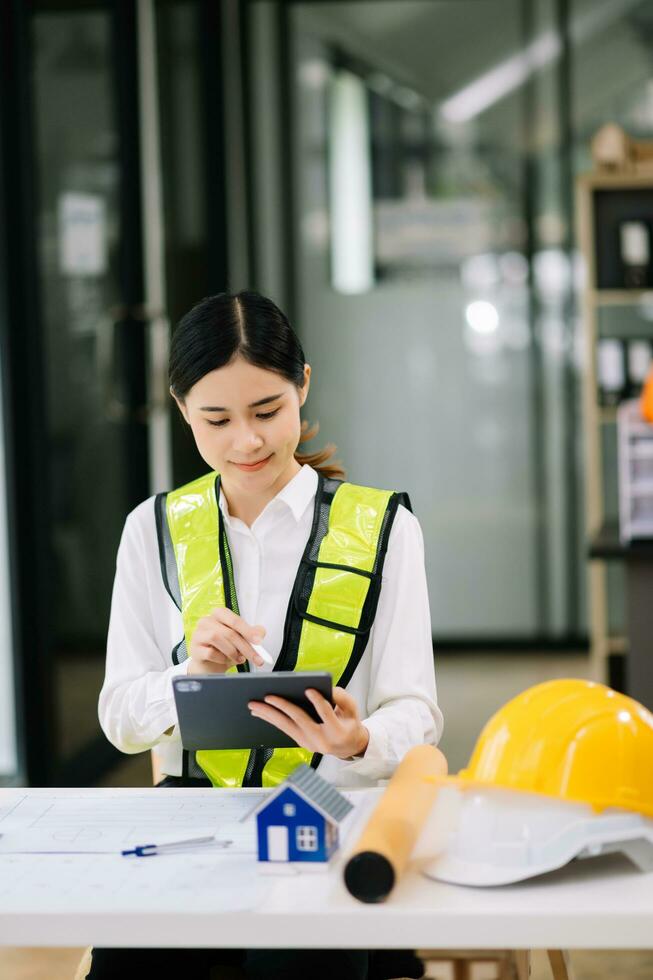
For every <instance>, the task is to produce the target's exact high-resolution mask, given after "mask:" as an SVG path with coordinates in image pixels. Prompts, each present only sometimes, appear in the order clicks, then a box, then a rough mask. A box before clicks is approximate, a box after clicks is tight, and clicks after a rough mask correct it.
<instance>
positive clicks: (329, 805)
mask: <svg viewBox="0 0 653 980" xmlns="http://www.w3.org/2000/svg"><path fill="white" fill-rule="evenodd" d="M288 786H290V787H291V788H292V789H293V790H294V791H295V792H296V793H299V795H300V796H302V797H303V798H304V799H305V800H306V802H307V803H310V804H311V806H314V807H315V809H316V810H319V812H320V813H321V814H322V816H323V817H325V818H326V819H327V820H330V821H332V822H333V823H340V821H341V820H344V818H345V817H346V816H347V814H348V813H349V811H350V810H353V808H354V807H353V804H352V803H350V802H349V800H347V799H345V797H344V796H343V795H342V793H339V792H338V790H337V789H336V788H335V786H332V785H331V783H328V782H327V781H326V779H322V777H321V776H318V774H317V773H316V771H315V769H312V768H311V767H310V766H307V765H301V766H298V767H297V768H296V769H295V770H294V771H293V772H292V773H291V774H290V776H288V778H287V779H286V780H285V782H283V783H281V784H280V785H279V786H277V788H276V789H275V791H274V792H273V793H271V794H270V795H269V796H268V797H266V798H265V799H264V800H262V801H261V802H260V803H259V804H258V806H256V807H255V808H254V809H253V810H252V811H251V812H250V813H248V814H247V817H246V818H244V819H248V818H249V817H254V816H256V814H257V813H259V812H260V811H261V810H263V809H265V807H266V806H268V805H269V804H270V803H271V802H272V800H274V799H275V798H276V797H277V796H279V794H280V793H282V792H283V790H285V789H287V788H288Z"/></svg>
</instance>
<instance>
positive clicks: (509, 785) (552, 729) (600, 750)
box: [450, 680, 653, 817]
mask: <svg viewBox="0 0 653 980" xmlns="http://www.w3.org/2000/svg"><path fill="white" fill-rule="evenodd" d="M450 779H452V780H453V781H455V782H456V783H458V784H459V785H461V786H463V787H464V786H465V785H469V786H496V787H502V788H505V789H511V790H517V791H520V792H527V793H542V794H544V795H545V796H553V797H556V798H557V799H563V800H569V801H573V802H578V803H589V804H590V805H591V806H592V807H593V808H594V809H595V810H596V811H601V810H605V809H606V808H607V807H621V808H622V809H624V810H633V811H635V812H637V813H643V814H645V815H646V816H649V817H653V714H651V712H650V711H648V710H647V709H646V708H645V707H644V706H643V705H641V704H639V702H638V701H635V700H633V698H629V697H626V695H624V694H618V693H617V692H616V691H613V690H611V689H610V688H609V687H605V686H604V685H603V684H596V683H593V682H592V681H585V680H554V681H547V682H546V683H544V684H537V685H535V687H531V688H528V690H526V691H523V692H522V693H521V694H519V695H517V697H516V698H513V699H512V701H509V702H508V703H507V704H506V705H504V706H503V707H502V708H500V709H499V711H497V712H496V714H495V715H493V717H492V718H490V720H489V721H488V723H487V724H486V725H485V728H484V729H483V731H482V732H481V734H480V736H479V739H478V741H477V743H476V746H475V748H474V752H473V753H472V757H471V759H470V762H469V766H468V767H467V768H466V769H463V770H461V771H460V773H459V774H458V775H457V776H454V777H450Z"/></svg>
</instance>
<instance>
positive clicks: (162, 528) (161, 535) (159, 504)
mask: <svg viewBox="0 0 653 980" xmlns="http://www.w3.org/2000/svg"><path fill="white" fill-rule="evenodd" d="M167 499H168V494H167V493H157V495H156V497H155V498H154V520H155V523H156V540H157V544H158V546H159V562H160V563H161V578H162V579H163V584H164V586H165V590H166V592H167V593H168V595H169V596H170V598H171V599H172V601H173V602H174V604H175V606H176V607H177V609H179V610H181V599H180V598H178V597H177V596H176V595H175V594H174V592H173V589H172V586H171V584H170V579H169V577H168V563H167V561H166V554H167V553H168V548H170V553H171V554H172V556H173V557H174V554H175V552H174V548H173V546H172V538H171V537H170V528H169V526H168V515H167V513H166V506H167ZM175 564H176V559H175Z"/></svg>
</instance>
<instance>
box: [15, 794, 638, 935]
mask: <svg viewBox="0 0 653 980" xmlns="http://www.w3.org/2000/svg"><path fill="white" fill-rule="evenodd" d="M52 792H53V791H52V790H3V791H0V806H3V805H5V804H6V803H7V802H8V801H9V800H10V799H11V798H12V797H11V796H10V795H9V794H13V795H14V796H15V795H16V794H20V795H25V794H29V795H30V796H34V797H36V796H38V794H41V795H47V794H51V793H52ZM58 792H59V793H67V792H70V793H71V794H73V793H74V794H76V795H77V796H79V794H80V793H84V794H87V795H90V796H93V797H101V796H102V794H103V793H108V792H111V793H113V794H114V795H115V793H116V791H103V790H88V791H79V790H70V791H63V790H60V791H58ZM118 792H121V793H123V794H124V799H125V807H128V806H129V798H130V796H133V795H141V796H142V794H143V793H144V792H149V791H144V790H122V791H118ZM151 792H152V793H153V794H155V798H161V801H162V804H163V802H164V799H163V798H164V795H165V796H167V794H168V793H176V794H179V795H181V796H182V797H183V795H184V794H189V793H190V794H196V793H198V792H202V791H200V790H192V789H191V790H181V789H180V790H168V791H166V794H163V793H161V792H160V791H159V790H152V791H151ZM208 792H211V791H208ZM241 792H248V791H247V790H244V791H241ZM251 792H254V791H251ZM29 860H30V861H34V860H35V859H34V858H32V857H30V858H29ZM77 860H79V859H78V858H77V857H76V856H75V857H67V858H66V857H61V856H56V855H44V856H42V857H41V858H40V862H41V863H40V865H39V867H40V868H42V869H43V874H44V875H46V876H47V881H48V882H49V885H48V895H47V896H46V898H45V900H44V901H41V900H39V901H37V902H36V906H37V907H35V908H33V909H31V908H25V907H21V906H20V903H19V904H18V907H11V903H10V902H8V901H7V897H6V896H7V894H8V892H7V889H6V888H5V893H4V894H5V898H4V899H3V897H2V895H3V893H2V876H4V875H7V874H8V873H9V874H16V873H17V869H19V868H20V866H21V865H20V861H18V864H17V863H16V862H17V857H16V856H14V857H13V859H12V860H11V861H10V856H9V855H4V856H0V945H11V946H57V945H60V946H83V945H87V944H94V945H97V946H175V945H184V946H189V947H199V946H213V947H250V948H251V947H255V946H258V947H275V946H277V947H297V946H300V945H301V946H303V947H307V948H308V947H318V948H319V947H328V946H334V947H339V948H346V947H352V948H353V947H360V948H404V949H405V948H438V947H441V948H447V949H451V948H468V949H478V948H483V949H493V948H496V949H506V948H509V949H523V948H530V949H532V948H585V949H589V948H596V949H628V948H632V949H641V948H650V947H651V946H653V874H648V875H646V874H642V873H641V872H638V871H636V870H635V869H634V868H633V867H632V866H631V865H630V863H629V862H628V861H627V860H626V859H625V858H621V857H617V856H609V857H604V858H599V859H594V860H587V861H582V862H576V863H575V864H573V865H569V866H568V867H567V868H565V869H562V870H561V871H558V872H555V873H553V874H550V875H546V876H543V877H542V878H540V879H537V880H532V881H530V882H525V883H522V884H519V885H512V886H509V887H502V888H494V889H472V888H461V887H455V886H452V885H444V884H440V883H436V882H433V881H430V880H427V879H425V878H423V877H422V876H420V875H419V874H418V873H417V871H416V870H412V871H411V872H410V873H408V874H407V875H406V876H405V878H404V879H403V880H402V881H401V882H400V884H399V886H398V887H397V888H396V889H395V891H394V892H393V894H392V895H391V897H390V899H389V900H388V901H387V902H385V903H384V904H382V905H363V904H361V903H359V902H357V901H356V900H355V899H353V898H352V897H351V896H350V895H349V893H348V892H347V891H346V889H345V887H344V885H343V883H342V877H341V870H342V859H340V860H339V861H338V862H336V863H334V864H333V866H332V867H331V868H330V869H329V870H328V871H322V872H320V871H317V872H315V871H314V872H309V873H304V872H301V873H298V874H292V875H290V874H279V875H278V876H276V875H266V874H264V875H262V876H261V877H260V879H257V880H260V881H261V882H262V888H263V892H262V897H261V901H260V902H259V903H258V904H257V907H255V908H254V909H253V910H246V911H229V910H225V907H224V903H223V902H219V903H218V904H217V906H216V905H213V906H212V901H211V895H210V889H209V891H208V892H207V890H206V888H204V889H203V888H202V887H199V886H198V889H193V888H189V881H188V879H187V878H186V880H184V879H183V877H182V876H181V872H182V871H183V870H184V865H185V863H187V862H188V857H186V858H180V857H179V856H167V857H157V858H149V859H140V861H141V864H140V866H139V867H140V869H141V870H140V871H139V873H140V874H147V875H150V874H160V873H161V868H162V867H163V866H162V865H161V864H160V862H162V861H166V862H169V863H168V864H167V865H166V870H167V872H169V875H170V878H171V882H169V883H168V885H167V888H166V894H165V895H161V896H160V897H159V900H158V901H157V902H156V903H155V904H156V905H158V908H154V909H153V908H152V907H151V905H150V906H148V907H140V905H139V903H138V899H137V896H133V895H132V896H127V897H126V898H125V897H124V896H123V897H122V898H121V899H120V900H115V901H111V900H110V898H109V899H107V898H106V897H104V898H103V900H102V903H100V905H97V904H96V907H93V902H92V901H91V899H90V898H89V895H88V894H87V895H86V896H85V895H84V894H82V893H81V892H79V893H75V892H74V891H73V892H71V891H69V890H67V889H66V888H65V886H64V885H63V884H62V887H61V892H60V893H58V892H57V885H56V882H57V881H58V880H59V875H61V881H62V882H63V881H64V878H65V875H64V872H65V870H66V867H68V868H70V867H71V865H70V864H69V862H71V861H73V862H74V861H77ZM83 860H85V861H88V860H89V857H88V856H83ZM126 860H128V859H125V858H120V857H118V856H113V855H99V856H97V857H96V858H95V860H94V863H93V868H94V869H95V872H96V873H100V871H101V869H102V868H103V867H104V868H106V867H108V865H106V864H104V862H121V861H122V862H124V861H126ZM219 861H220V864H219V865H216V874H217V873H219V874H220V875H222V876H224V875H232V876H233V875H236V874H237V869H238V867H240V868H243V867H244V864H243V862H244V861H247V862H248V865H247V866H248V867H249V868H250V869H251V864H252V863H253V859H252V858H244V857H242V856H240V857H238V856H233V857H229V858H225V857H223V858H221V859H219ZM66 862H68V863H66ZM147 862H150V863H149V864H148V863H147ZM155 862H159V864H158V865H156V864H155ZM157 868H158V870H157ZM176 868H178V869H179V872H180V876H179V884H178V886H175V883H174V881H175V877H176V871H175V869H176ZM148 869H151V870H148ZM205 870H206V869H205ZM248 873H249V872H248ZM256 874H257V875H258V874H259V872H258V871H257V872H256ZM45 880H46V879H45V878H44V881H45ZM235 880H236V879H235V878H234V881H235ZM53 882H54V884H53ZM198 896H199V897H198Z"/></svg>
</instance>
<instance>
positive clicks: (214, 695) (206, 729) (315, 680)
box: [172, 670, 333, 751]
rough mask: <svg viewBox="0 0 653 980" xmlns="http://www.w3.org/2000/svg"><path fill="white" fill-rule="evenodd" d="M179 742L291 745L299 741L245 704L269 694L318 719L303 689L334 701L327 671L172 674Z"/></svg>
mask: <svg viewBox="0 0 653 980" xmlns="http://www.w3.org/2000/svg"><path fill="white" fill-rule="evenodd" d="M172 686H173V690H174V695H175V703H176V705H177V717H178V718H179V730H180V732H181V741H182V745H183V746H184V748H185V749H187V750H189V751H198V750H201V749H255V748H258V747H259V746H263V747H265V748H270V749H281V748H295V747H296V745H297V743H296V742H294V741H293V740H292V739H291V738H289V736H288V735H285V734H284V733H283V732H281V731H279V729H278V728H275V726H274V725H270V724H268V722H267V721H263V719H262V718H253V717H252V715H251V714H250V711H249V708H248V707H247V704H248V702H249V701H262V700H263V698H264V697H265V696H266V695H268V694H277V695H278V696H279V697H282V698H287V700H288V701H292V702H293V703H294V704H297V705H299V707H300V708H303V709H304V711H306V712H307V713H308V714H309V715H310V716H311V718H313V719H314V720H315V721H318V722H319V721H320V718H319V716H318V715H317V712H316V711H315V708H314V707H313V705H312V704H311V702H310V701H309V700H308V699H307V698H306V696H305V694H304V692H305V691H306V689H307V688H313V689H314V690H316V691H319V692H320V694H322V695H323V696H324V697H325V698H326V699H327V701H329V702H330V703H331V704H332V703H333V693H332V681H331V674H329V673H327V672H326V671H316V672H312V671H311V672H309V671H292V670H289V671H283V670H279V671H274V670H273V671H269V672H267V671H266V672H265V673H264V672H261V673H252V674H250V673H244V672H243V673H238V674H200V675H197V676H193V677H174V678H173V680H172Z"/></svg>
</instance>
